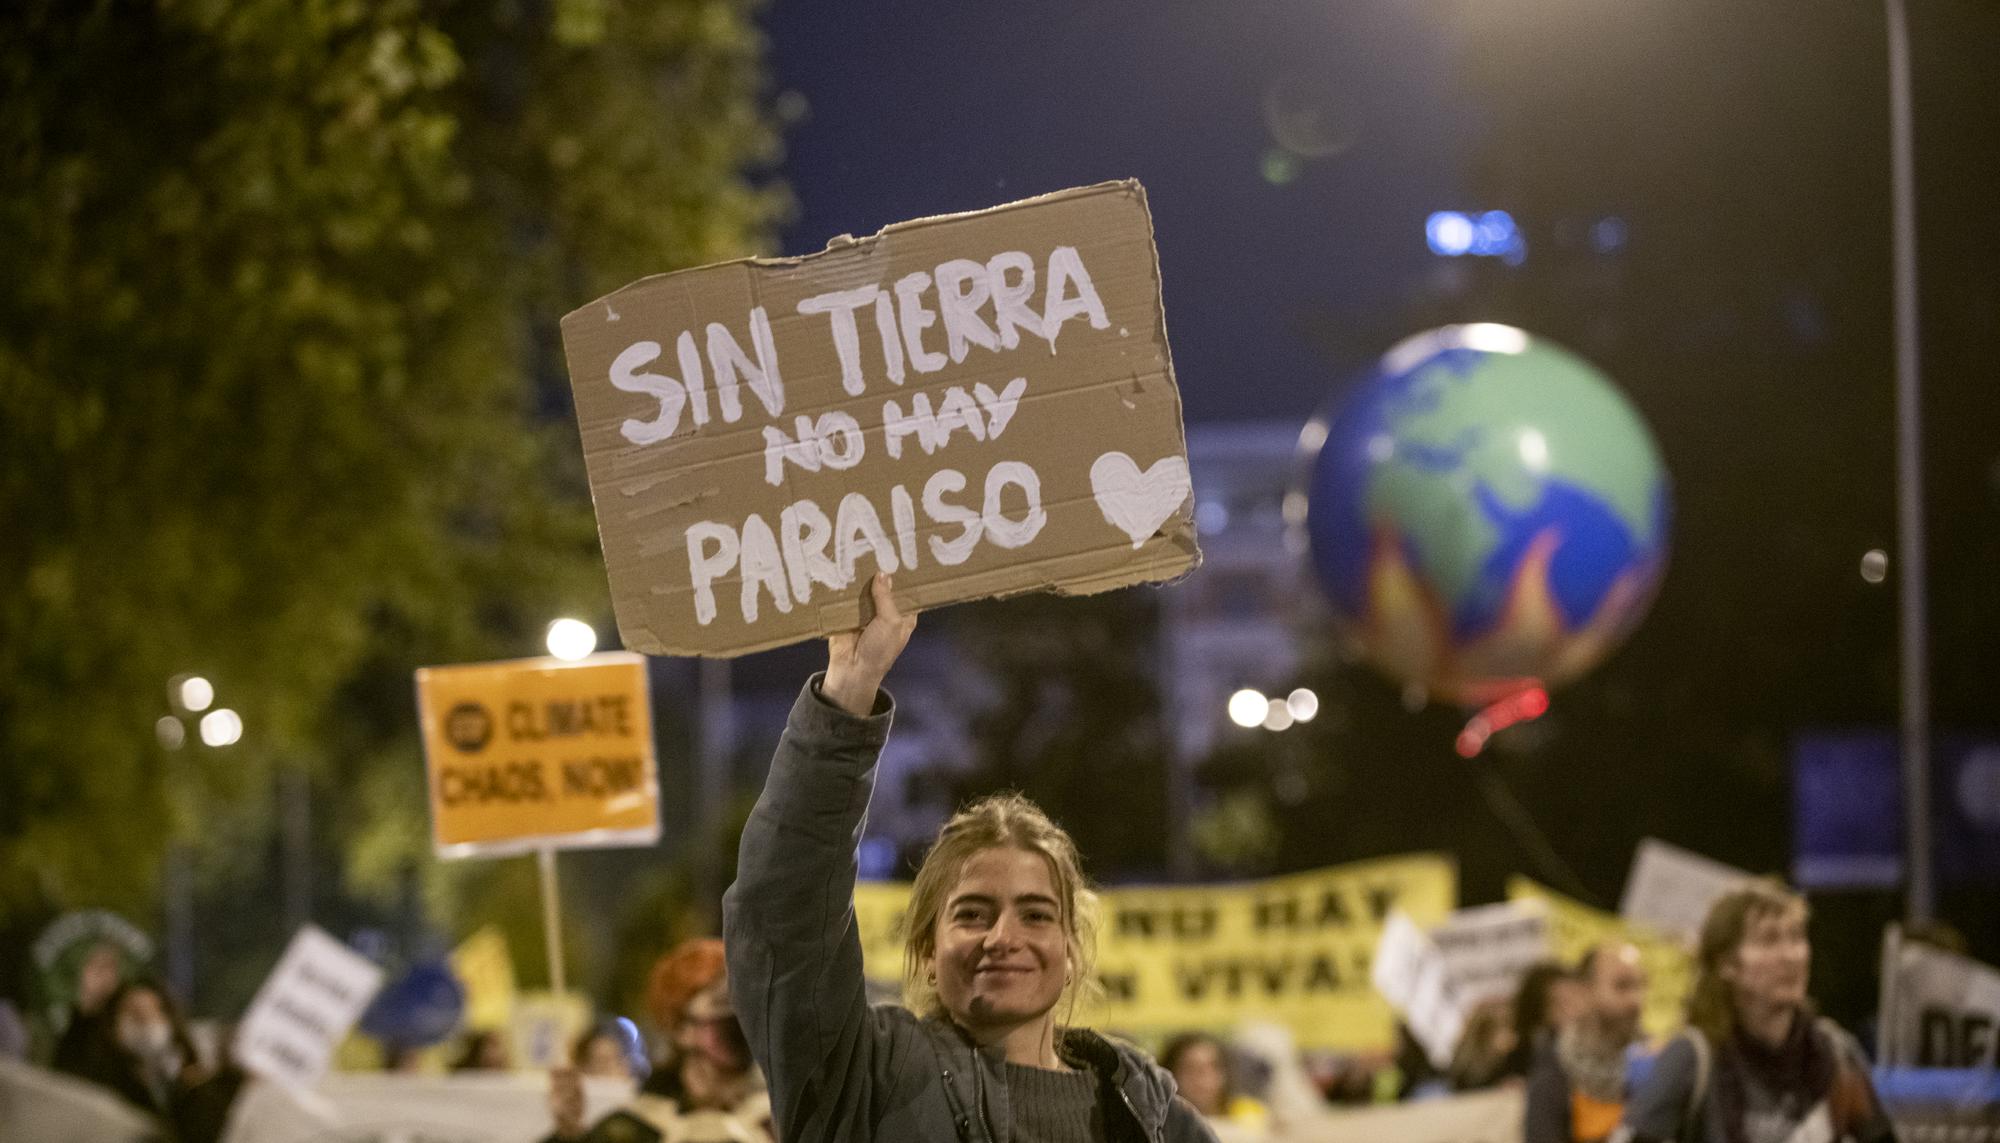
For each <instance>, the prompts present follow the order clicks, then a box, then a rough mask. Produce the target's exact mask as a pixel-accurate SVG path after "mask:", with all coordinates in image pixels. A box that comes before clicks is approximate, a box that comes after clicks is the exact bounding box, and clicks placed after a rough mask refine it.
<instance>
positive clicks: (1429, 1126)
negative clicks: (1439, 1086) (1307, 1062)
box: [1284, 1087, 1527, 1143]
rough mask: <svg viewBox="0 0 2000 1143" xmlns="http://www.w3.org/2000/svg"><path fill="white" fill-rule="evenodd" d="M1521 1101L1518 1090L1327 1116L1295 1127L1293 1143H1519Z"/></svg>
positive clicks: (1289, 1136)
mask: <svg viewBox="0 0 2000 1143" xmlns="http://www.w3.org/2000/svg"><path fill="white" fill-rule="evenodd" d="M1526 1101H1527V1097H1526V1095H1525V1094H1524V1093H1523V1091H1522V1089H1521V1088H1519V1087H1503V1088H1497V1089H1494V1090H1491V1091H1479V1092H1473V1093H1471V1094H1469V1095H1454V1096H1452V1097H1450V1098H1448V1099H1423V1100H1418V1101H1416V1102H1414V1103H1398V1104H1392V1105H1389V1106H1387V1107H1369V1108H1363V1109H1361V1110H1358V1111H1337V1112H1329V1113H1327V1114H1325V1115H1322V1116H1319V1117H1316V1118H1314V1119H1313V1120H1311V1121H1309V1122H1305V1123H1301V1124H1299V1125H1298V1126H1297V1127H1296V1128H1295V1129H1294V1130H1292V1131H1289V1132H1287V1133H1286V1134H1285V1136H1284V1138H1286V1139H1288V1140H1292V1141H1295V1143H1379V1141H1380V1140H1394V1141H1395V1143H1521V1128H1522V1121H1523V1119H1524V1118H1525V1115H1526V1107H1525V1104H1526Z"/></svg>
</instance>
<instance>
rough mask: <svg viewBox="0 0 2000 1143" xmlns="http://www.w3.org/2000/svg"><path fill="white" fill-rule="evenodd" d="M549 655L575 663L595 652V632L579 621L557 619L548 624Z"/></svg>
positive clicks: (588, 625)
mask: <svg viewBox="0 0 2000 1143" xmlns="http://www.w3.org/2000/svg"><path fill="white" fill-rule="evenodd" d="M548 644H549V654H551V655H554V656H555V657H556V658H558V659H563V660H566V661H568V662H572V663H573V662H575V661H577V660H578V659H581V658H584V657H585V656H587V655H589V654H590V653H591V652H592V651H595V650H597V631H596V630H595V629H594V628H592V627H591V625H590V624H588V623H585V622H584V621H583V620H581V619H558V620H556V621H555V622H554V623H551V624H549V634H548Z"/></svg>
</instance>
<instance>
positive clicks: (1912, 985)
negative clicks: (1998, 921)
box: [1881, 925, 2000, 1069]
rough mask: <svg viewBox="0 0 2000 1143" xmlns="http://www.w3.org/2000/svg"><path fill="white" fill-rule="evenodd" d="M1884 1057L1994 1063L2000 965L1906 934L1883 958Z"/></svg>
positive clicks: (1938, 1063)
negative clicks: (1983, 961)
mask: <svg viewBox="0 0 2000 1143" xmlns="http://www.w3.org/2000/svg"><path fill="white" fill-rule="evenodd" d="M1882 961H1883V963H1882V1044H1881V1057H1882V1059H1881V1062H1882V1063H1884V1064H1887V1065H1890V1066H1903V1067H1920V1068H1988V1069H1990V1068H1993V1067H1994V1066H1996V1062H2000V1061H1996V1054H2000V969H1995V968H1993V967H1991V966H1989V965H1984V964H1981V963H1979V962H1978V961H1976V960H1972V959H1971V958H1969V957H1962V956H1956V955H1954V954H1952V953H1948V952H1945V951H1944V950H1942V949H1936V948H1932V947H1930V946H1929V945H1924V944H1918V943H1916V942H1913V941H1909V940H1905V939H1903V938H1902V932H1901V930H1900V929H1899V928H1897V927H1896V926H1894V925H1891V926H1890V930H1889V935H1888V939H1887V940H1886V941H1885V942H1884V943H1883V958H1882Z"/></svg>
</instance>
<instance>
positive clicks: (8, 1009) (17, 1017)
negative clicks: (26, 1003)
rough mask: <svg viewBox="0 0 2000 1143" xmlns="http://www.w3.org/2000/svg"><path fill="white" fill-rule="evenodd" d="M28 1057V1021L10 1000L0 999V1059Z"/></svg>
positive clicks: (22, 1058) (23, 1058)
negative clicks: (22, 1017)
mask: <svg viewBox="0 0 2000 1143" xmlns="http://www.w3.org/2000/svg"><path fill="white" fill-rule="evenodd" d="M27 1058H28V1022H27V1021H25V1020H23V1019H21V1010H20V1009H19V1008H16V1007H14V1002H13V1001H11V1000H0V1060H25V1059H27Z"/></svg>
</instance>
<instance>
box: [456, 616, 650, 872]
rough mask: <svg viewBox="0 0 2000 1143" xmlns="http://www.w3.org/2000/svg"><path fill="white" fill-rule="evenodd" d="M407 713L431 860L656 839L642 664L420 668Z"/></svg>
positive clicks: (615, 660)
mask: <svg viewBox="0 0 2000 1143" xmlns="http://www.w3.org/2000/svg"><path fill="white" fill-rule="evenodd" d="M417 707H418V713H419V716H420V717H421V720H422V722H423V732H424V759H425V761H426V763H427V765H428V768H429V771H430V800H431V835H432V839H433V841H434V843H435V845H436V848H437V852H438V855H439V856H441V857H473V856H492V855H496V854H505V853H519V852H522V851H524V850H529V849H544V848H575V847H584V846H609V845H651V844H652V843H653V842H655V841H657V840H659V836H660V804H659V782H658V780H657V778H656V777H655V759H654V752H653V708H652V702H651V694H650V692H649V691H648V690H647V686H646V660H645V658H644V656H641V655H634V654H631V653H630V652H617V651H611V652H603V653H600V654H597V655H592V656H590V657H589V658H587V659H581V660H578V661H576V662H563V661H561V660H558V659H516V660H512V661H509V662H500V663H473V664H467V665H464V666H456V667H425V668H422V669H421V670H419V671H418V672H417Z"/></svg>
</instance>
